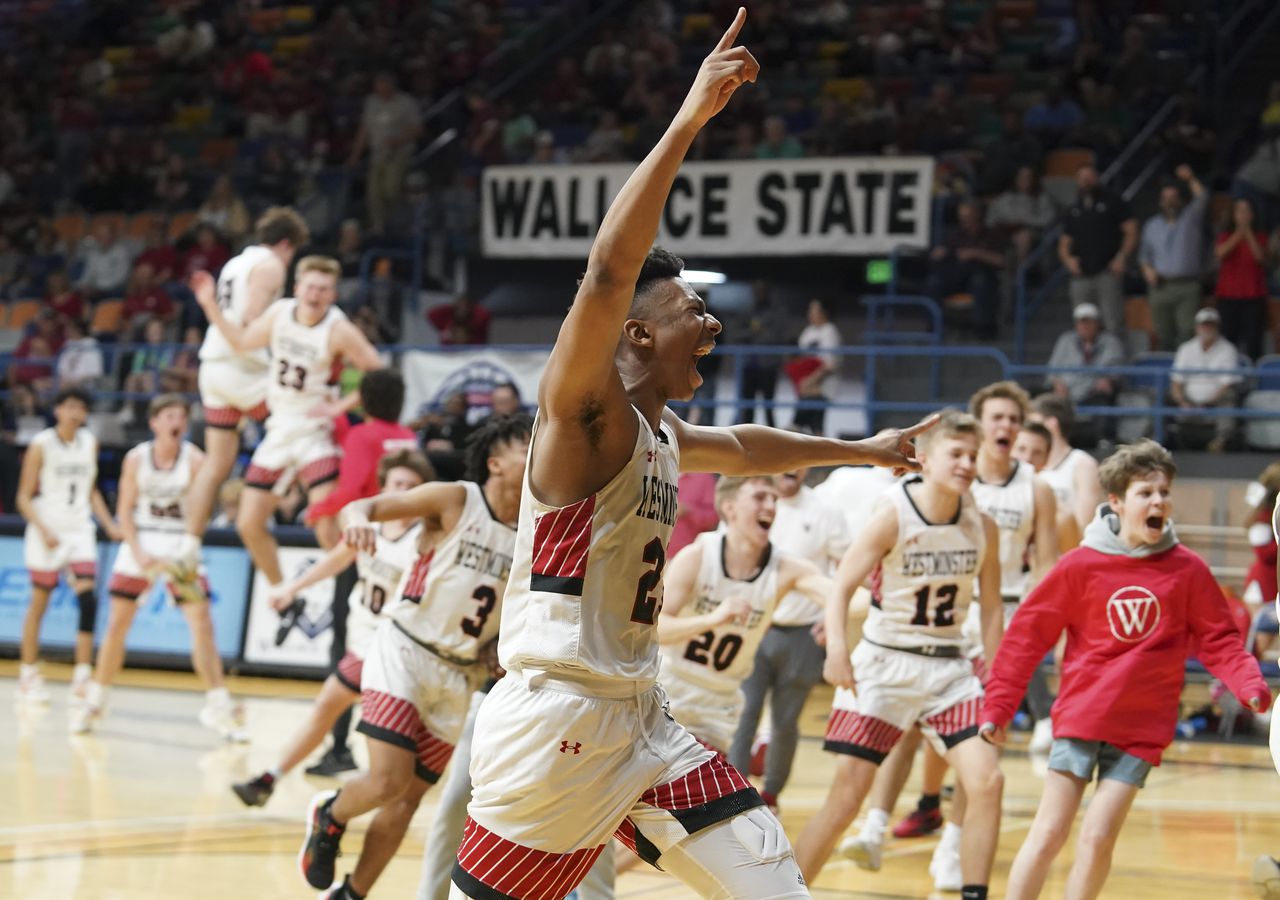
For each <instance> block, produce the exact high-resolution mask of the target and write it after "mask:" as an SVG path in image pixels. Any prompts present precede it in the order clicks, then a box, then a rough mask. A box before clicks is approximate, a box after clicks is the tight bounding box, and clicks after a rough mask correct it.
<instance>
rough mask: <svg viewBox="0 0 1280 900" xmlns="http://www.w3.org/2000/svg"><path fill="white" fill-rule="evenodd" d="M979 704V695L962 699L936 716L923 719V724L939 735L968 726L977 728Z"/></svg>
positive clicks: (954, 731) (961, 729) (952, 732)
mask: <svg viewBox="0 0 1280 900" xmlns="http://www.w3.org/2000/svg"><path fill="white" fill-rule="evenodd" d="M981 705H982V699H981V698H979V697H971V698H969V699H968V700H962V701H960V702H959V703H957V704H956V705H955V706H952V707H950V708H949V709H944V710H943V711H942V712H940V713H938V714H937V715H936V716H930V717H929V718H927V719H925V724H927V725H929V726H931V727H932V728H933V729H934V730H935V731H937V732H938V735H939V736H940V737H947V736H949V735H953V734H956V733H958V732H961V731H964V730H966V729H969V728H977V727H978V716H979V714H980V707H981Z"/></svg>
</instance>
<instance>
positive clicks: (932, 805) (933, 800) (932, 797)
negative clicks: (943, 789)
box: [916, 794, 942, 812]
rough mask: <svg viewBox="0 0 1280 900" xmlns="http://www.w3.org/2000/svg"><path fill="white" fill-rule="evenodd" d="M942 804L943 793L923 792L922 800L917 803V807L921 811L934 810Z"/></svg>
mask: <svg viewBox="0 0 1280 900" xmlns="http://www.w3.org/2000/svg"><path fill="white" fill-rule="evenodd" d="M940 805H942V795H941V794H921V795H920V802H919V803H917V804H916V809H918V810H920V812H932V811H933V810H935V809H937V808H938V807H939V806H940Z"/></svg>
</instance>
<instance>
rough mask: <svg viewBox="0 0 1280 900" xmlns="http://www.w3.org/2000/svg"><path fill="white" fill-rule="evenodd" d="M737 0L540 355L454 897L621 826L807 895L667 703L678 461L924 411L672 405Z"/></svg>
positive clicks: (553, 870) (745, 881) (779, 455)
mask: <svg viewBox="0 0 1280 900" xmlns="http://www.w3.org/2000/svg"><path fill="white" fill-rule="evenodd" d="M745 20H746V10H745V9H739V10H738V13H737V16H736V18H735V19H734V22H733V24H732V25H731V26H730V28H729V30H728V31H727V32H726V33H725V35H724V37H723V38H722V39H721V40H720V42H719V44H718V45H717V46H716V47H715V49H714V50H713V51H712V52H711V54H710V55H709V56H708V57H707V58H706V59H705V60H704V61H703V63H702V66H701V68H700V69H699V72H698V75H697V78H696V80H695V82H694V85H693V87H692V89H691V90H690V92H689V94H688V96H687V97H686V99H685V101H684V103H683V105H682V106H681V109H680V111H679V112H678V113H677V115H676V118H675V121H674V122H673V123H672V124H671V126H670V127H669V128H668V130H667V132H666V133H665V134H664V135H663V136H662V138H660V139H659V141H658V144H657V146H656V147H655V148H654V150H653V151H652V152H651V153H650V154H649V155H648V156H647V157H646V158H645V160H644V161H643V162H642V163H641V164H640V165H639V167H638V168H637V169H636V170H635V172H633V173H632V175H631V177H630V178H629V179H628V180H627V183H626V184H625V185H624V186H623V188H622V190H621V192H620V193H619V194H618V196H617V197H616V198H615V199H614V201H613V204H612V205H611V206H610V209H609V211H608V213H607V214H606V216H605V218H604V221H603V222H602V223H601V226H600V230H599V234H598V235H597V237H596V240H595V243H594V245H593V246H592V250H591V255H590V258H589V260H588V262H587V271H586V274H585V275H584V277H583V279H582V282H581V284H580V286H579V288H578V295H577V297H576V299H575V300H574V304H573V307H572V308H571V309H570V311H569V313H568V315H567V317H566V319H565V322H564V324H563V326H562V327H561V330H560V334H559V337H558V338H557V340H556V345H555V347H554V349H553V350H552V352H551V356H550V358H549V359H548V361H547V367H546V370H545V372H544V375H543V378H542V382H541V384H540V386H539V398H538V420H537V422H536V423H535V428H534V434H533V438H532V440H531V442H530V457H529V470H528V473H527V475H526V479H525V486H524V492H523V495H522V501H521V504H520V526H519V533H518V535H517V543H516V554H515V562H514V564H513V569H512V573H511V580H510V586H509V594H508V596H507V601H506V604H505V607H504V610H503V618H504V620H505V623H506V625H507V626H508V627H504V628H503V630H502V638H501V640H500V643H499V659H500V661H501V663H502V666H503V668H505V669H506V670H507V673H508V674H507V676H506V677H505V678H503V679H502V680H501V681H499V682H498V684H497V686H496V687H494V689H493V690H492V691H491V692H490V694H489V697H488V698H487V699H486V700H485V702H484V704H483V705H482V706H481V708H480V711H479V715H478V716H477V719H476V728H475V740H474V743H473V746H472V757H471V774H472V779H473V782H474V788H473V796H472V801H471V805H470V810H469V811H470V817H469V819H468V822H467V826H466V832H465V835H464V837H463V840H462V845H461V847H460V848H459V850H458V864H457V866H456V867H455V868H454V874H453V882H454V890H453V892H452V896H455V897H474V898H492V897H499V896H505V897H517V898H520V900H535V898H537V900H541V898H553V897H554V898H561V897H563V896H564V895H565V894H566V893H568V892H569V891H570V890H572V889H573V887H574V886H575V885H576V884H577V883H578V882H579V881H580V880H581V878H582V876H583V873H585V872H586V871H587V870H588V869H589V868H590V867H591V865H592V864H593V863H594V862H595V860H596V859H597V858H598V857H599V855H600V853H601V851H602V849H603V847H604V845H605V844H606V843H607V842H608V840H609V839H610V837H612V836H613V835H614V833H615V832H617V833H618V835H619V837H620V838H621V839H622V841H623V842H624V843H626V844H628V845H629V846H630V847H632V848H633V849H640V848H643V849H641V852H642V853H643V855H644V857H645V858H647V859H650V860H651V861H657V862H659V863H660V865H661V866H662V868H664V869H666V870H667V871H669V872H671V873H672V874H674V875H676V876H677V877H678V878H680V879H681V880H682V881H684V882H685V883H686V884H688V885H689V886H690V887H691V888H692V889H693V890H694V891H696V892H697V893H699V894H701V895H703V896H718V897H751V896H770V897H778V898H785V897H807V896H808V892H807V891H806V890H805V887H804V884H803V881H802V880H801V878H800V876H799V871H798V869H797V867H796V865H795V860H794V856H793V854H792V852H791V848H790V845H789V844H788V842H787V839H786V836H785V834H784V833H783V831H782V827H781V825H779V824H778V821H777V819H776V818H774V816H773V815H772V814H771V813H769V812H768V811H767V810H766V809H764V808H763V801H761V799H760V796H759V795H758V794H757V793H756V791H755V789H754V788H752V787H750V786H749V785H748V784H747V782H746V781H745V780H744V779H743V778H742V776H741V775H739V774H738V772H737V770H735V769H733V768H732V767H730V766H729V765H728V764H727V763H726V762H725V761H724V759H723V757H720V756H717V755H715V754H713V753H712V752H711V751H710V750H707V749H706V748H705V747H703V746H702V745H701V744H699V743H698V742H697V741H696V740H695V739H694V738H693V736H692V735H690V734H689V733H688V732H687V731H686V730H685V729H684V728H682V727H681V726H679V725H678V724H676V723H675V722H674V721H672V720H671V719H670V718H669V717H668V716H667V715H666V714H665V712H664V708H665V706H666V697H665V695H664V693H663V691H662V689H661V688H660V687H659V686H658V685H657V683H656V678H657V674H658V653H657V646H656V640H655V638H656V635H655V628H654V625H655V622H656V621H657V615H658V611H659V609H660V608H661V606H662V575H663V569H664V567H665V564H666V542H667V539H668V537H670V534H671V528H672V524H673V523H674V521H675V516H676V504H677V499H676V495H677V490H676V482H677V479H678V477H679V473H680V471H681V469H682V468H683V469H684V470H687V471H719V472H721V473H724V474H729V475H748V474H759V473H768V472H781V471H787V470H790V469H794V468H798V467H801V466H807V465H837V464H847V463H875V464H880V465H888V466H891V467H893V466H899V467H910V466H912V465H913V463H912V462H911V460H909V459H908V458H907V456H906V455H904V452H905V451H907V450H909V447H908V443H909V441H910V439H911V438H912V437H913V436H914V435H915V434H917V433H918V432H919V431H921V430H923V429H924V428H926V427H928V425H930V424H932V421H931V420H929V421H926V422H924V423H921V424H920V425H918V426H916V427H915V428H912V429H909V430H907V431H892V432H887V433H883V434H881V435H878V436H877V437H876V438H873V439H871V440H869V441H863V442H853V443H850V442H845V441H839V440H832V439H828V438H824V437H814V436H809V435H801V434H794V433H790V432H784V431H777V430H774V429H770V428H765V427H761V426H753V425H741V426H735V427H731V428H704V427H697V426H689V425H686V424H685V423H683V422H681V421H680V420H679V419H678V418H677V417H675V416H674V415H673V414H671V413H670V412H668V411H667V410H666V402H667V400H668V399H671V398H676V399H688V398H690V397H692V396H693V393H694V390H695V389H696V388H697V386H698V385H699V384H700V383H701V381H702V379H701V377H700V376H699V375H698V371H697V361H698V358H699V357H701V356H703V355H705V354H706V353H708V352H710V351H711V349H712V347H713V346H714V344H715V336H716V335H717V334H718V333H719V331H720V323H719V322H717V321H716V320H715V318H714V317H713V316H711V315H709V314H708V313H707V308H706V304H705V303H704V302H703V301H702V299H701V298H699V297H698V295H697V294H696V293H695V292H694V291H693V290H692V288H690V286H689V285H688V284H687V283H686V282H685V281H684V280H683V279H682V278H681V277H680V272H681V270H682V269H683V263H682V262H681V260H679V259H678V258H677V257H675V256H673V255H671V254H670V253H667V252H665V251H662V250H656V249H653V250H651V245H652V242H653V239H654V237H655V235H656V233H657V230H658V223H659V220H660V219H661V216H662V209H663V206H664V204H665V202H666V199H667V196H668V194H669V193H670V190H671V185H672V183H673V181H674V179H675V177H676V173H677V171H678V170H679V167H680V163H681V161H682V160H683V159H684V156H685V154H686V152H687V151H688V149H689V147H690V145H691V144H692V142H693V140H694V138H695V137H696V136H697V133H698V131H699V130H700V129H701V128H702V127H703V126H704V125H705V124H706V123H707V122H708V121H709V120H710V119H711V118H712V117H713V116H714V115H715V114H716V113H718V112H719V111H720V110H721V109H722V108H723V107H724V105H725V104H726V103H727V102H728V101H729V99H730V97H731V96H732V95H733V93H734V91H736V90H737V89H738V88H739V87H740V86H741V85H743V84H745V83H747V82H751V81H754V80H755V78H756V74H757V72H758V71H759V66H758V65H757V64H756V62H755V59H754V58H753V57H752V56H751V54H750V53H748V52H747V50H746V49H745V48H742V47H733V42H734V40H735V38H736V37H737V34H738V32H739V31H740V30H741V28H742V25H743V22H744V21H745ZM614 336H617V337H616V338H615V337H614ZM733 819H738V820H739V821H736V822H732V821H730V820H733Z"/></svg>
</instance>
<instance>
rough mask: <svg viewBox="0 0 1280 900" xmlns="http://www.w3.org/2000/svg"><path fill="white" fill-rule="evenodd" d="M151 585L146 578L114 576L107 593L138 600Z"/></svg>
mask: <svg viewBox="0 0 1280 900" xmlns="http://www.w3.org/2000/svg"><path fill="white" fill-rule="evenodd" d="M150 584H151V582H150V581H149V580H147V579H146V578H135V577H133V576H131V575H112V576H111V583H110V584H109V585H108V586H107V592H108V593H110V594H117V595H119V596H121V597H129V598H131V599H136V598H138V597H140V596H142V592H143V591H145V590H146V589H147V587H148V586H149V585H150Z"/></svg>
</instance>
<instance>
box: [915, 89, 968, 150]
mask: <svg viewBox="0 0 1280 900" xmlns="http://www.w3.org/2000/svg"><path fill="white" fill-rule="evenodd" d="M911 125H912V130H913V131H914V132H915V145H916V146H918V147H919V148H920V149H921V150H924V151H925V152H927V153H946V152H947V151H948V150H955V149H957V148H960V147H963V146H965V145H966V144H967V143H968V141H969V129H968V127H967V125H966V123H965V120H964V114H963V113H962V112H961V111H960V104H959V103H958V102H957V101H956V94H955V89H954V88H953V87H952V86H951V82H949V81H946V80H943V79H938V80H937V81H935V82H934V83H933V86H932V87H931V88H930V90H929V98H928V99H927V100H926V101H925V102H924V105H923V106H921V107H920V109H919V110H918V111H917V113H916V115H915V116H914V121H913V122H912V123H911Z"/></svg>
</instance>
